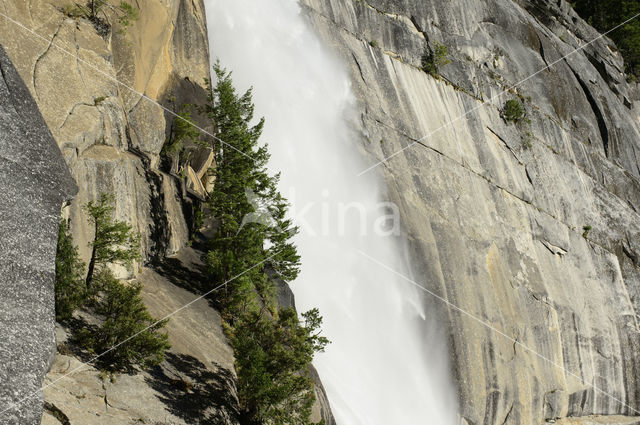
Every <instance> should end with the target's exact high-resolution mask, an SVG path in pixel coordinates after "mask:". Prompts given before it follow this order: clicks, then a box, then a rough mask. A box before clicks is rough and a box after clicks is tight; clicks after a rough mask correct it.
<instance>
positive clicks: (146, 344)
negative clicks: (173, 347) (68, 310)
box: [80, 268, 170, 372]
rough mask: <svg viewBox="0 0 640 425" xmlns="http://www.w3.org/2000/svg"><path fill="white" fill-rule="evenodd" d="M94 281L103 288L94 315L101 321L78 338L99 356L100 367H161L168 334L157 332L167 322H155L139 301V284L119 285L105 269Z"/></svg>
mask: <svg viewBox="0 0 640 425" xmlns="http://www.w3.org/2000/svg"><path fill="white" fill-rule="evenodd" d="M95 279H96V281H99V287H100V288H101V289H102V291H101V294H100V295H101V296H100V297H99V298H98V301H97V303H96V306H95V312H96V313H97V314H98V315H99V316H101V317H102V319H103V322H102V324H101V325H100V326H98V327H97V328H96V329H94V330H85V331H84V332H83V333H82V334H81V335H80V339H81V340H83V342H84V345H85V346H87V347H88V348H90V349H91V350H92V351H93V352H95V353H99V354H101V356H100V358H99V366H100V367H101V368H102V369H104V370H107V371H110V372H121V371H125V372H126V371H132V370H133V368H134V367H135V366H139V367H141V368H148V367H152V366H156V365H158V364H160V363H161V362H162V360H163V359H164V352H165V351H166V350H167V349H169V348H170V344H169V338H168V335H167V334H166V333H162V332H160V331H159V330H160V329H161V328H163V327H164V326H165V325H166V323H167V320H164V321H161V322H159V323H157V324H156V323H155V322H156V320H155V319H154V318H153V317H151V315H150V314H149V312H148V311H147V308H146V306H145V305H144V302H143V301H142V297H141V295H140V294H141V292H142V285H140V283H138V282H136V283H133V284H130V285H127V284H123V283H120V282H119V281H118V279H116V278H115V276H113V273H112V272H111V271H110V270H108V269H106V268H105V269H103V270H101V271H100V273H99V274H98V275H96V277H95Z"/></svg>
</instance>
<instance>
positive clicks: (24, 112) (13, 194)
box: [0, 47, 77, 425]
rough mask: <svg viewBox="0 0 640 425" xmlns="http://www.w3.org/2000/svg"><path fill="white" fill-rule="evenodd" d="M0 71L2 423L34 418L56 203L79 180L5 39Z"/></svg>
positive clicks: (49, 306) (25, 424) (50, 311)
mask: <svg viewBox="0 0 640 425" xmlns="http://www.w3.org/2000/svg"><path fill="white" fill-rule="evenodd" d="M0 72H1V77H0V99H1V102H0V117H1V119H0V169H1V170H2V171H1V172H0V330H1V333H2V343H1V344H0V381H1V382H2V385H0V423H2V424H21V425H30V424H34V425H35V424H39V423H40V418H41V416H42V403H43V401H42V393H41V392H40V387H41V385H42V381H43V379H44V376H45V374H46V372H47V370H48V368H49V365H50V363H51V362H52V360H53V357H52V356H53V354H54V353H55V338H54V320H55V318H54V308H53V279H54V275H55V252H56V244H57V239H58V220H59V216H60V208H61V207H62V204H63V202H65V201H68V200H70V198H71V197H72V196H73V195H74V194H75V193H76V191H77V187H76V184H75V182H74V180H73V178H72V177H71V175H70V173H69V170H68V169H67V165H66V163H65V161H64V159H63V157H62V154H61V153H60V149H59V148H58V145H57V144H56V142H55V140H54V138H53V136H52V135H51V132H50V131H49V129H48V127H47V125H46V124H45V121H44V119H43V118H42V115H41V114H40V111H39V110H38V107H37V105H36V103H35V102H34V100H33V98H32V97H31V94H30V93H29V90H28V89H27V87H26V86H25V84H24V83H23V81H22V79H21V78H20V76H19V75H18V73H17V71H16V69H15V68H14V66H13V64H12V63H11V61H10V60H9V58H8V57H7V54H6V53H5V51H4V48H2V47H0Z"/></svg>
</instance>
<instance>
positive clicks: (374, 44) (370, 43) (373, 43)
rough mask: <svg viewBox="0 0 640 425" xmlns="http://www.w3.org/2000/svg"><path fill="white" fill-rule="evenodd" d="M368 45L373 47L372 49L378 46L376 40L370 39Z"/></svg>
mask: <svg viewBox="0 0 640 425" xmlns="http://www.w3.org/2000/svg"><path fill="white" fill-rule="evenodd" d="M369 46H371V47H373V48H374V49H375V48H377V47H378V46H379V44H378V40H371V41H370V42H369Z"/></svg>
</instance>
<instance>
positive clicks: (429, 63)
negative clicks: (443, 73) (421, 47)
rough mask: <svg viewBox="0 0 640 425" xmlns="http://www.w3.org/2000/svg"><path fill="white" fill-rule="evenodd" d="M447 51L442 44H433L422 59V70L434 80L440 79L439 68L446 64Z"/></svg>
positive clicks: (447, 60) (447, 61)
mask: <svg viewBox="0 0 640 425" xmlns="http://www.w3.org/2000/svg"><path fill="white" fill-rule="evenodd" d="M448 56H449V49H447V46H445V45H444V44H440V43H438V42H435V43H434V46H433V48H431V47H429V49H428V50H427V52H426V53H425V54H424V56H423V57H422V70H423V71H424V72H426V73H427V74H430V75H431V76H433V77H435V78H439V77H440V67H441V66H444V65H446V64H448V63H449V62H450V61H449V59H448Z"/></svg>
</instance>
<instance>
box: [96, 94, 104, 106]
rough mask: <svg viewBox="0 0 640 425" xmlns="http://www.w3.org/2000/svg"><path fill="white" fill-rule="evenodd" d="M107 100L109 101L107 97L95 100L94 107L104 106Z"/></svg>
mask: <svg viewBox="0 0 640 425" xmlns="http://www.w3.org/2000/svg"><path fill="white" fill-rule="evenodd" d="M105 100H107V96H99V97H96V98H94V99H93V105H94V106H100V105H102V102H104V101H105Z"/></svg>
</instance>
